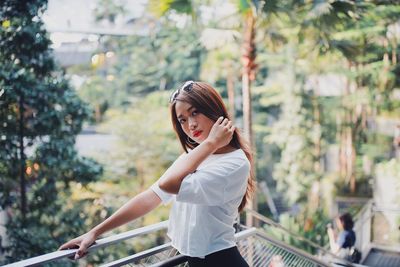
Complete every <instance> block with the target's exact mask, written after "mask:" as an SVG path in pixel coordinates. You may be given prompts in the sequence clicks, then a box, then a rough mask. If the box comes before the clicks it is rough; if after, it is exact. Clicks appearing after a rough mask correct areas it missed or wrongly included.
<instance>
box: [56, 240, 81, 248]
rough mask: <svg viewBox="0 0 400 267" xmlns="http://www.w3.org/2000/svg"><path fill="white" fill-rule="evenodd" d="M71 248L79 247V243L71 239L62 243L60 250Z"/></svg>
mask: <svg viewBox="0 0 400 267" xmlns="http://www.w3.org/2000/svg"><path fill="white" fill-rule="evenodd" d="M69 248H79V245H78V244H77V243H75V241H74V240H71V241H69V242H67V243H65V244H63V245H61V247H59V248H58V250H63V249H69Z"/></svg>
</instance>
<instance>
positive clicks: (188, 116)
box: [175, 101, 214, 144]
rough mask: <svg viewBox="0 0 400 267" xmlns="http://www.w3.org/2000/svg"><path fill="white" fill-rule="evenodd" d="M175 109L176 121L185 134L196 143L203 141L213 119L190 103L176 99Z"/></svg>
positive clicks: (212, 123)
mask: <svg viewBox="0 0 400 267" xmlns="http://www.w3.org/2000/svg"><path fill="white" fill-rule="evenodd" d="M175 111H176V116H177V120H178V123H180V125H181V127H182V129H183V131H184V132H185V134H186V135H187V136H189V137H190V138H191V139H192V140H194V141H196V142H197V143H199V144H200V143H201V142H203V141H204V140H205V139H206V138H207V137H208V134H209V133H210V130H211V128H212V126H213V125H214V121H213V120H211V119H209V118H208V117H206V116H205V115H203V114H202V113H199V112H198V111H197V110H196V108H195V107H193V106H192V105H191V104H189V103H187V102H183V101H176V104H175Z"/></svg>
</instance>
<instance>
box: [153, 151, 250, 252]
mask: <svg viewBox="0 0 400 267" xmlns="http://www.w3.org/2000/svg"><path fill="white" fill-rule="evenodd" d="M189 153H190V152H189ZM249 173H250V163H249V161H248V159H247V157H246V155H245V153H244V152H243V150H241V149H238V150H235V151H233V152H229V153H225V154H212V155H210V156H209V157H207V158H206V159H205V160H204V161H203V162H202V163H201V164H200V165H199V167H198V168H197V170H196V171H195V172H194V173H191V174H189V175H187V176H186V177H185V178H184V179H183V181H182V184H181V187H180V189H179V192H178V194H177V195H174V194H169V193H166V192H164V191H162V190H161V189H160V187H159V186H158V182H159V181H160V180H161V179H163V176H162V177H161V178H160V179H159V180H158V181H157V182H156V183H154V184H153V185H152V186H151V189H152V190H153V191H154V192H155V193H156V194H157V195H158V196H159V197H160V199H161V200H162V202H163V203H164V204H167V203H169V202H170V201H173V206H172V210H171V211H170V216H169V226H168V236H169V237H170V238H171V240H172V246H173V247H174V248H176V249H177V250H178V251H179V252H180V253H181V254H183V255H187V256H191V257H199V258H204V256H206V255H208V254H210V253H213V252H216V251H219V250H223V249H226V248H230V247H233V246H235V245H236V242H235V238H234V234H235V230H234V228H233V224H234V222H235V219H236V218H237V216H238V207H239V205H240V203H241V201H242V199H243V196H244V194H245V193H246V188H247V179H248V177H249Z"/></svg>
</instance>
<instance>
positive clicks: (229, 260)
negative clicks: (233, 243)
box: [187, 247, 249, 267]
mask: <svg viewBox="0 0 400 267" xmlns="http://www.w3.org/2000/svg"><path fill="white" fill-rule="evenodd" d="M187 259H188V262H189V266H190V267H225V266H226V267H249V265H248V264H247V262H246V261H245V260H244V259H243V257H242V255H240V253H239V250H238V249H237V247H231V248H227V249H224V250H220V251H217V252H214V253H211V254H208V255H207V256H205V258H204V259H201V258H196V257H187Z"/></svg>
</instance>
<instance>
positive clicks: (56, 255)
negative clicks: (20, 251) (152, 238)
mask: <svg viewBox="0 0 400 267" xmlns="http://www.w3.org/2000/svg"><path fill="white" fill-rule="evenodd" d="M167 226H168V221H163V222H160V223H156V224H152V225H149V226H145V227H141V228H138V229H134V230H131V231H128V232H124V233H121V234H117V235H113V236H110V237H106V238H102V239H99V240H97V241H96V243H95V244H94V245H93V246H91V247H90V248H89V249H88V251H93V250H97V249H99V248H102V247H106V246H109V245H111V244H114V243H118V242H121V241H123V240H126V239H130V238H134V237H137V236H140V235H144V234H148V233H151V232H155V231H158V230H161V229H164V228H167ZM77 251H78V249H68V250H61V251H55V252H51V253H47V254H44V255H41V256H37V257H33V258H30V259H27V260H22V261H18V262H15V263H11V264H7V265H4V266H3V267H20V266H37V265H42V264H44V263H47V262H52V261H55V260H59V259H62V258H67V257H71V256H73V255H75V253H76V252H77Z"/></svg>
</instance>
